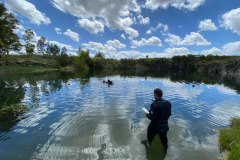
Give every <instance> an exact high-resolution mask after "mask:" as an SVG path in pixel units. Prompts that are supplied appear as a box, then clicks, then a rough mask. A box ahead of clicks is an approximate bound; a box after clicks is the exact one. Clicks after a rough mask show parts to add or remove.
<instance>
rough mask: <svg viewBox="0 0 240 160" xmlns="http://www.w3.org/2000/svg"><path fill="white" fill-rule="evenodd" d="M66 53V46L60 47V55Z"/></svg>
mask: <svg viewBox="0 0 240 160" xmlns="http://www.w3.org/2000/svg"><path fill="white" fill-rule="evenodd" d="M66 54H67V48H66V47H65V46H64V47H62V49H61V56H63V55H66Z"/></svg>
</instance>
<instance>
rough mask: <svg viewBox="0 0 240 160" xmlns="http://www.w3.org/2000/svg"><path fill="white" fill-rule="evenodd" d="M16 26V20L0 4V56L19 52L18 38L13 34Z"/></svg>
mask: <svg viewBox="0 0 240 160" xmlns="http://www.w3.org/2000/svg"><path fill="white" fill-rule="evenodd" d="M17 25H18V20H17V19H16V18H15V17H14V15H13V14H12V13H11V12H9V11H8V10H7V9H6V8H5V7H4V5H3V4H1V3H0V54H6V53H7V54H9V51H11V50H13V51H19V50H20V48H21V44H20V42H19V37H18V36H17V35H16V34H15V33H14V29H16V28H17Z"/></svg>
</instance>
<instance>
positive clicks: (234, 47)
mask: <svg viewBox="0 0 240 160" xmlns="http://www.w3.org/2000/svg"><path fill="white" fill-rule="evenodd" d="M223 52H224V54H226V55H240V41H237V42H230V43H227V44H225V45H224V46H223Z"/></svg>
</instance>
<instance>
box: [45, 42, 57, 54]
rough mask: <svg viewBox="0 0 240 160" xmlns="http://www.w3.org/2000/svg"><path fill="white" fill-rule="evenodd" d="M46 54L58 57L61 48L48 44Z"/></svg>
mask: <svg viewBox="0 0 240 160" xmlns="http://www.w3.org/2000/svg"><path fill="white" fill-rule="evenodd" d="M46 52H47V54H48V55H52V56H54V57H56V56H58V55H59V53H60V48H59V47H58V46H57V45H56V44H51V43H48V44H47V50H46Z"/></svg>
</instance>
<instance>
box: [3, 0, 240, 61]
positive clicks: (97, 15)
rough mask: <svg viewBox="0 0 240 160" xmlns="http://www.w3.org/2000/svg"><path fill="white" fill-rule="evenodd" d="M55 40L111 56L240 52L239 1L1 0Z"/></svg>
mask: <svg viewBox="0 0 240 160" xmlns="http://www.w3.org/2000/svg"><path fill="white" fill-rule="evenodd" d="M0 2H1V3H4V4H5V6H6V7H7V8H8V9H9V10H11V11H12V12H14V14H15V15H16V17H17V18H18V19H19V21H20V26H19V29H18V30H17V31H16V32H17V33H18V34H19V36H22V34H23V31H24V30H25V29H28V28H31V29H33V30H34V32H35V33H36V37H35V39H36V40H37V39H38V38H39V37H40V36H44V37H46V38H47V40H48V41H49V42H50V43H55V44H58V45H59V46H61V47H63V46H66V47H67V48H68V51H69V53H71V54H75V53H76V50H77V48H78V47H81V48H83V49H89V50H90V52H91V54H92V55H94V54H95V52H97V51H101V52H103V53H104V54H105V56H106V57H108V58H117V59H119V58H141V57H145V56H146V55H148V56H149V57H172V56H175V55H184V54H204V55H207V54H218V55H240V40H239V39H240V1H239V0H221V1H219V0H194V1H193V0H178V1H173V0H41V1H40V0H5V1H4V0H0Z"/></svg>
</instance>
